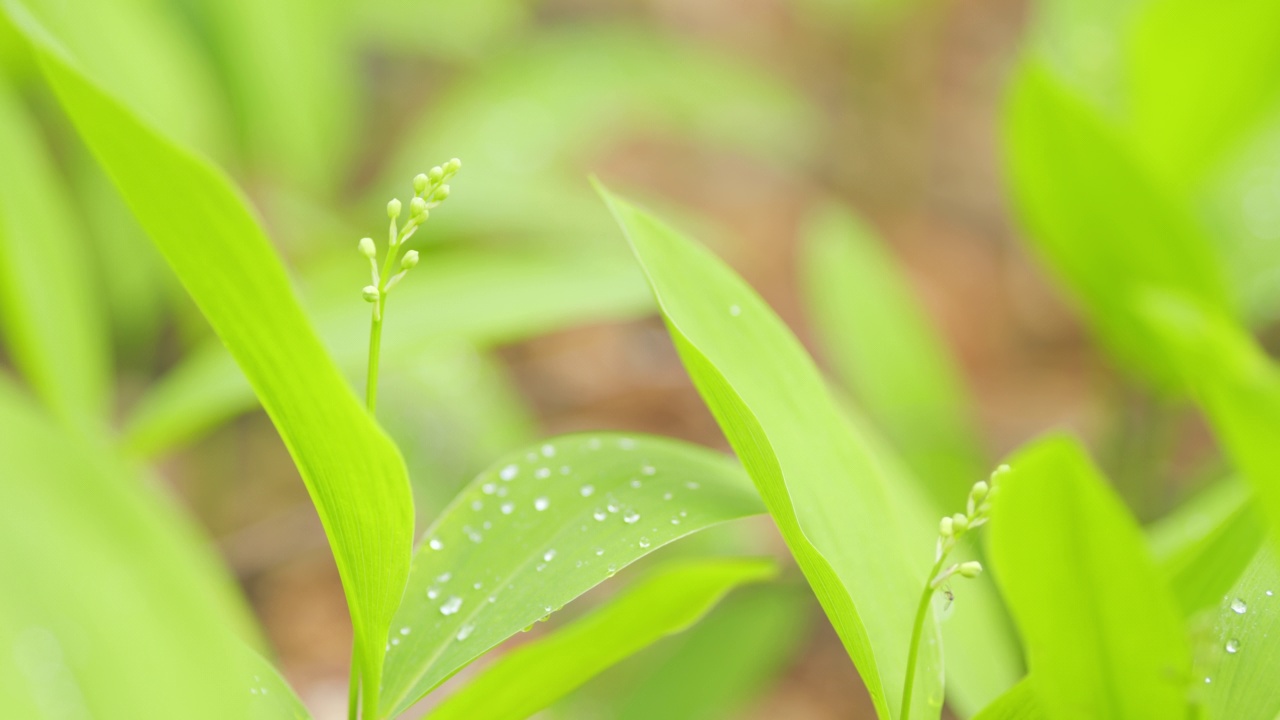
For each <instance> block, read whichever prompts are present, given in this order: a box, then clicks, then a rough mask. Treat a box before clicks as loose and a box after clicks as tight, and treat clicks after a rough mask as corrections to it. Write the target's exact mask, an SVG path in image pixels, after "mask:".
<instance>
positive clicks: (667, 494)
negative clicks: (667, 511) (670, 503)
mask: <svg viewBox="0 0 1280 720" xmlns="http://www.w3.org/2000/svg"><path fill="white" fill-rule="evenodd" d="M672 497H673V496H672V495H671V493H669V492H668V493H662V499H663V500H670V499H671V498H672Z"/></svg>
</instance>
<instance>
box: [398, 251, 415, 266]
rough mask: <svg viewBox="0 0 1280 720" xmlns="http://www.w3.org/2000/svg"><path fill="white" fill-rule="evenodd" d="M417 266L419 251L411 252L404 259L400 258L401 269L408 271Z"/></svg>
mask: <svg viewBox="0 0 1280 720" xmlns="http://www.w3.org/2000/svg"><path fill="white" fill-rule="evenodd" d="M417 264H418V251H417V250H410V251H409V252H407V253H405V254H404V257H402V258H400V267H402V268H404V269H405V270H408V269H409V268H411V267H413V266H414V265H417Z"/></svg>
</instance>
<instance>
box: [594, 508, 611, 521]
mask: <svg viewBox="0 0 1280 720" xmlns="http://www.w3.org/2000/svg"><path fill="white" fill-rule="evenodd" d="M591 517H593V518H595V519H596V520H599V521H600V522H604V519H605V518H607V517H609V516H608V515H607V514H606V513H605V511H603V510H601V509H599V508H596V511H595V512H593V513H591Z"/></svg>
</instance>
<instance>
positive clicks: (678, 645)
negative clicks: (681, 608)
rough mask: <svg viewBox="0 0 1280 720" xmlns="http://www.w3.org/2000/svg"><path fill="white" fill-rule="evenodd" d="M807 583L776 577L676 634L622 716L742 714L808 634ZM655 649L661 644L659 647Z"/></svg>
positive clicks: (709, 718)
mask: <svg viewBox="0 0 1280 720" xmlns="http://www.w3.org/2000/svg"><path fill="white" fill-rule="evenodd" d="M811 597H812V596H811V595H810V594H809V592H808V591H807V590H806V589H804V588H802V587H788V586H779V585H769V586H763V587H759V588H751V589H747V590H744V591H742V592H739V593H734V595H733V596H732V597H730V598H728V599H727V600H725V601H724V602H723V603H721V605H720V606H719V607H717V608H716V609H715V610H714V611H712V612H711V613H710V614H709V615H707V617H706V618H705V619H703V620H701V621H700V622H699V623H698V624H697V625H695V626H694V627H693V628H691V629H690V630H688V631H687V632H685V633H683V634H681V635H680V636H679V637H677V638H673V639H672V640H670V641H667V642H669V643H672V644H673V645H674V649H673V650H672V651H671V652H669V653H666V654H663V655H661V656H659V657H657V658H655V660H656V663H655V664H654V665H653V669H652V671H651V672H649V673H648V675H647V676H646V677H644V679H643V680H642V681H641V682H640V683H639V684H637V685H636V686H635V687H633V688H631V689H630V690H629V691H628V692H627V693H626V695H625V696H623V697H621V698H616V699H614V701H613V702H611V703H610V705H611V706H613V707H616V708H617V710H616V712H613V713H607V712H602V713H598V714H597V715H596V716H597V717H612V718H616V720H649V719H650V718H664V720H725V719H727V718H732V717H738V715H740V714H741V712H742V711H743V709H744V708H748V707H751V706H752V704H753V703H754V702H755V701H756V699H757V698H759V697H761V696H763V695H765V694H766V693H767V692H768V690H769V688H770V687H771V686H772V685H773V684H775V683H776V682H777V681H779V680H780V679H781V677H780V676H781V675H782V673H784V672H785V671H786V670H787V668H788V667H789V666H790V664H791V663H792V662H794V661H795V659H796V656H797V654H798V653H799V652H800V651H801V650H802V649H803V646H804V643H805V642H806V641H807V640H808V639H809V634H810V633H809V630H810V629H811V626H812V622H811V619H812V613H811V610H813V609H814V608H813V603H812V600H811ZM655 650H656V648H655Z"/></svg>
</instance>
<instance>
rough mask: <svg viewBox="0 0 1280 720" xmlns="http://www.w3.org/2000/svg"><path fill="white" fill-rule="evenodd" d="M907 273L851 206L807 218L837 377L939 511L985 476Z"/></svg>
mask: <svg viewBox="0 0 1280 720" xmlns="http://www.w3.org/2000/svg"><path fill="white" fill-rule="evenodd" d="M901 273H902V271H901V270H900V269H899V268H898V267H897V266H896V265H895V263H894V260H893V258H892V257H891V256H890V255H889V253H888V252H887V251H886V250H885V249H884V248H882V247H881V245H880V241H879V239H878V238H876V237H875V236H874V235H873V234H872V232H871V231H870V230H869V229H868V228H867V227H865V226H864V225H863V224H862V223H861V222H860V221H859V220H858V219H857V218H855V217H854V216H853V215H852V214H851V213H850V212H849V211H847V210H845V209H843V208H841V207H839V206H835V205H832V206H828V207H826V208H823V209H822V210H821V211H820V212H818V213H816V214H815V215H814V216H813V217H812V218H810V220H809V223H808V227H807V230H806V233H805V245H804V281H805V290H806V291H807V296H808V309H809V315H810V316H811V317H812V318H813V320H814V326H815V329H816V330H817V332H818V336H819V339H821V340H822V342H823V345H824V346H825V347H826V349H827V351H828V352H829V353H830V356H831V360H832V367H833V369H834V370H835V373H836V376H837V377H838V378H839V379H840V380H841V382H842V383H843V384H844V385H845V387H846V388H848V389H849V390H850V391H851V392H852V393H853V394H854V396H855V397H856V398H857V400H858V404H859V407H860V408H862V410H863V411H864V412H865V413H866V414H867V415H868V416H870V418H871V419H872V420H873V421H874V422H875V423H876V425H877V426H878V427H880V428H882V429H883V431H884V433H885V434H886V435H887V436H888V437H889V440H890V441H891V442H892V443H893V444H894V447H896V448H897V449H898V452H899V453H900V454H901V455H902V457H903V459H904V460H906V462H907V464H908V465H909V466H910V467H911V469H912V470H913V471H914V473H915V475H916V477H919V478H920V479H921V481H922V482H923V485H924V487H925V489H926V490H927V491H928V493H929V496H930V499H931V500H932V501H933V502H934V503H936V504H937V506H939V507H944V508H951V507H959V506H960V505H961V504H963V503H964V498H965V494H966V493H967V492H968V491H969V487H970V486H971V485H973V483H974V482H975V481H976V480H978V479H979V478H980V477H981V475H982V473H983V461H982V453H981V452H980V450H979V446H978V442H977V438H976V437H974V434H973V432H972V430H970V427H971V426H972V423H971V421H970V419H969V418H968V413H969V400H968V398H967V397H966V394H965V390H964V387H963V384H962V381H961V379H960V376H959V373H958V372H957V370H956V368H955V366H954V365H952V364H951V363H950V362H949V352H948V350H947V348H946V347H945V345H943V343H942V341H941V339H940V338H939V337H938V336H937V334H936V331H935V330H934V329H933V328H932V327H931V326H930V324H929V320H928V318H927V317H926V316H925V314H924V311H923V310H922V308H920V306H919V305H918V304H917V302H916V301H915V299H914V298H913V297H912V292H911V289H910V287H909V286H908V285H907V283H906V280H905V278H903V277H902V274H901Z"/></svg>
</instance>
